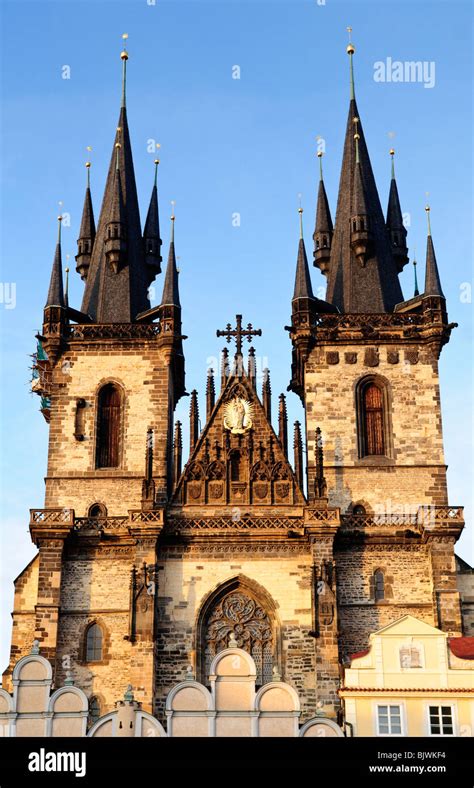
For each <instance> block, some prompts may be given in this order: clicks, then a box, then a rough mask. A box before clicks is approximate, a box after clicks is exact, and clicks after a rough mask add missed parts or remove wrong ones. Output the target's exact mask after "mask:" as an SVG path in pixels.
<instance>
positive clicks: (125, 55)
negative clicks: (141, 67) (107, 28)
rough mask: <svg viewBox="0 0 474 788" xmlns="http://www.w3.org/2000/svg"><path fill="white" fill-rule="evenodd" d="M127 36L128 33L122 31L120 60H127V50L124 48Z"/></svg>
mask: <svg viewBox="0 0 474 788" xmlns="http://www.w3.org/2000/svg"><path fill="white" fill-rule="evenodd" d="M127 38H128V33H122V39H123V42H124V44H123V50H122V51H121V53H120V58H121V59H122V60H128V52H127V50H126V46H127Z"/></svg>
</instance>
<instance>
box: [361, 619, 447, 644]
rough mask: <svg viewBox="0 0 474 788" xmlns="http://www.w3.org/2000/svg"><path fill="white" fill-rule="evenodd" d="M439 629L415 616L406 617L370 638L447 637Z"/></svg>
mask: <svg viewBox="0 0 474 788" xmlns="http://www.w3.org/2000/svg"><path fill="white" fill-rule="evenodd" d="M445 634H446V633H445V632H442V631H441V630H440V629H437V627H433V626H432V625H431V624H427V623H426V622H425V621H421V620H420V619H419V618H415V617H414V616H410V615H405V616H402V617H401V618H398V619H397V620H396V621H393V622H392V623H391V624H387V626H385V627H382V629H378V630H377V632H373V633H372V635H371V636H370V637H371V639H372V638H376V637H379V636H380V635H396V636H398V635H445Z"/></svg>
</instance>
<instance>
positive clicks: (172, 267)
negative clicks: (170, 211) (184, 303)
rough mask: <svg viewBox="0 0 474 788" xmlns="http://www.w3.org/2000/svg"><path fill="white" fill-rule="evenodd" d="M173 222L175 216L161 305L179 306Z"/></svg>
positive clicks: (172, 218) (172, 227)
mask: <svg viewBox="0 0 474 788" xmlns="http://www.w3.org/2000/svg"><path fill="white" fill-rule="evenodd" d="M174 222H175V216H174V215H173V216H172V217H171V240H170V249H169V254H168V264H167V266H166V274H165V283H164V286H163V295H162V297H161V306H175V307H179V308H181V304H180V301H179V286H178V269H177V267H176V253H175V248H174Z"/></svg>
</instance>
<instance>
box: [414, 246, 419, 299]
mask: <svg viewBox="0 0 474 788" xmlns="http://www.w3.org/2000/svg"><path fill="white" fill-rule="evenodd" d="M417 265H418V263H417V262H416V258H415V255H413V273H414V279H415V286H414V290H413V297H414V298H416V297H417V296H419V295H420V290H419V287H418V277H417V275H416V266H417Z"/></svg>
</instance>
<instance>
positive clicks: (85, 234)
mask: <svg viewBox="0 0 474 788" xmlns="http://www.w3.org/2000/svg"><path fill="white" fill-rule="evenodd" d="M90 166H91V163H90V161H87V162H86V168H87V186H86V194H85V197H84V207H83V209H82V219H81V229H80V230H79V238H78V239H77V255H76V271H77V273H78V274H80V276H81V279H84V280H85V279H87V274H88V271H89V266H90V262H91V254H92V247H93V246H94V241H95V221H94V210H93V208H92V197H91V188H90Z"/></svg>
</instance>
